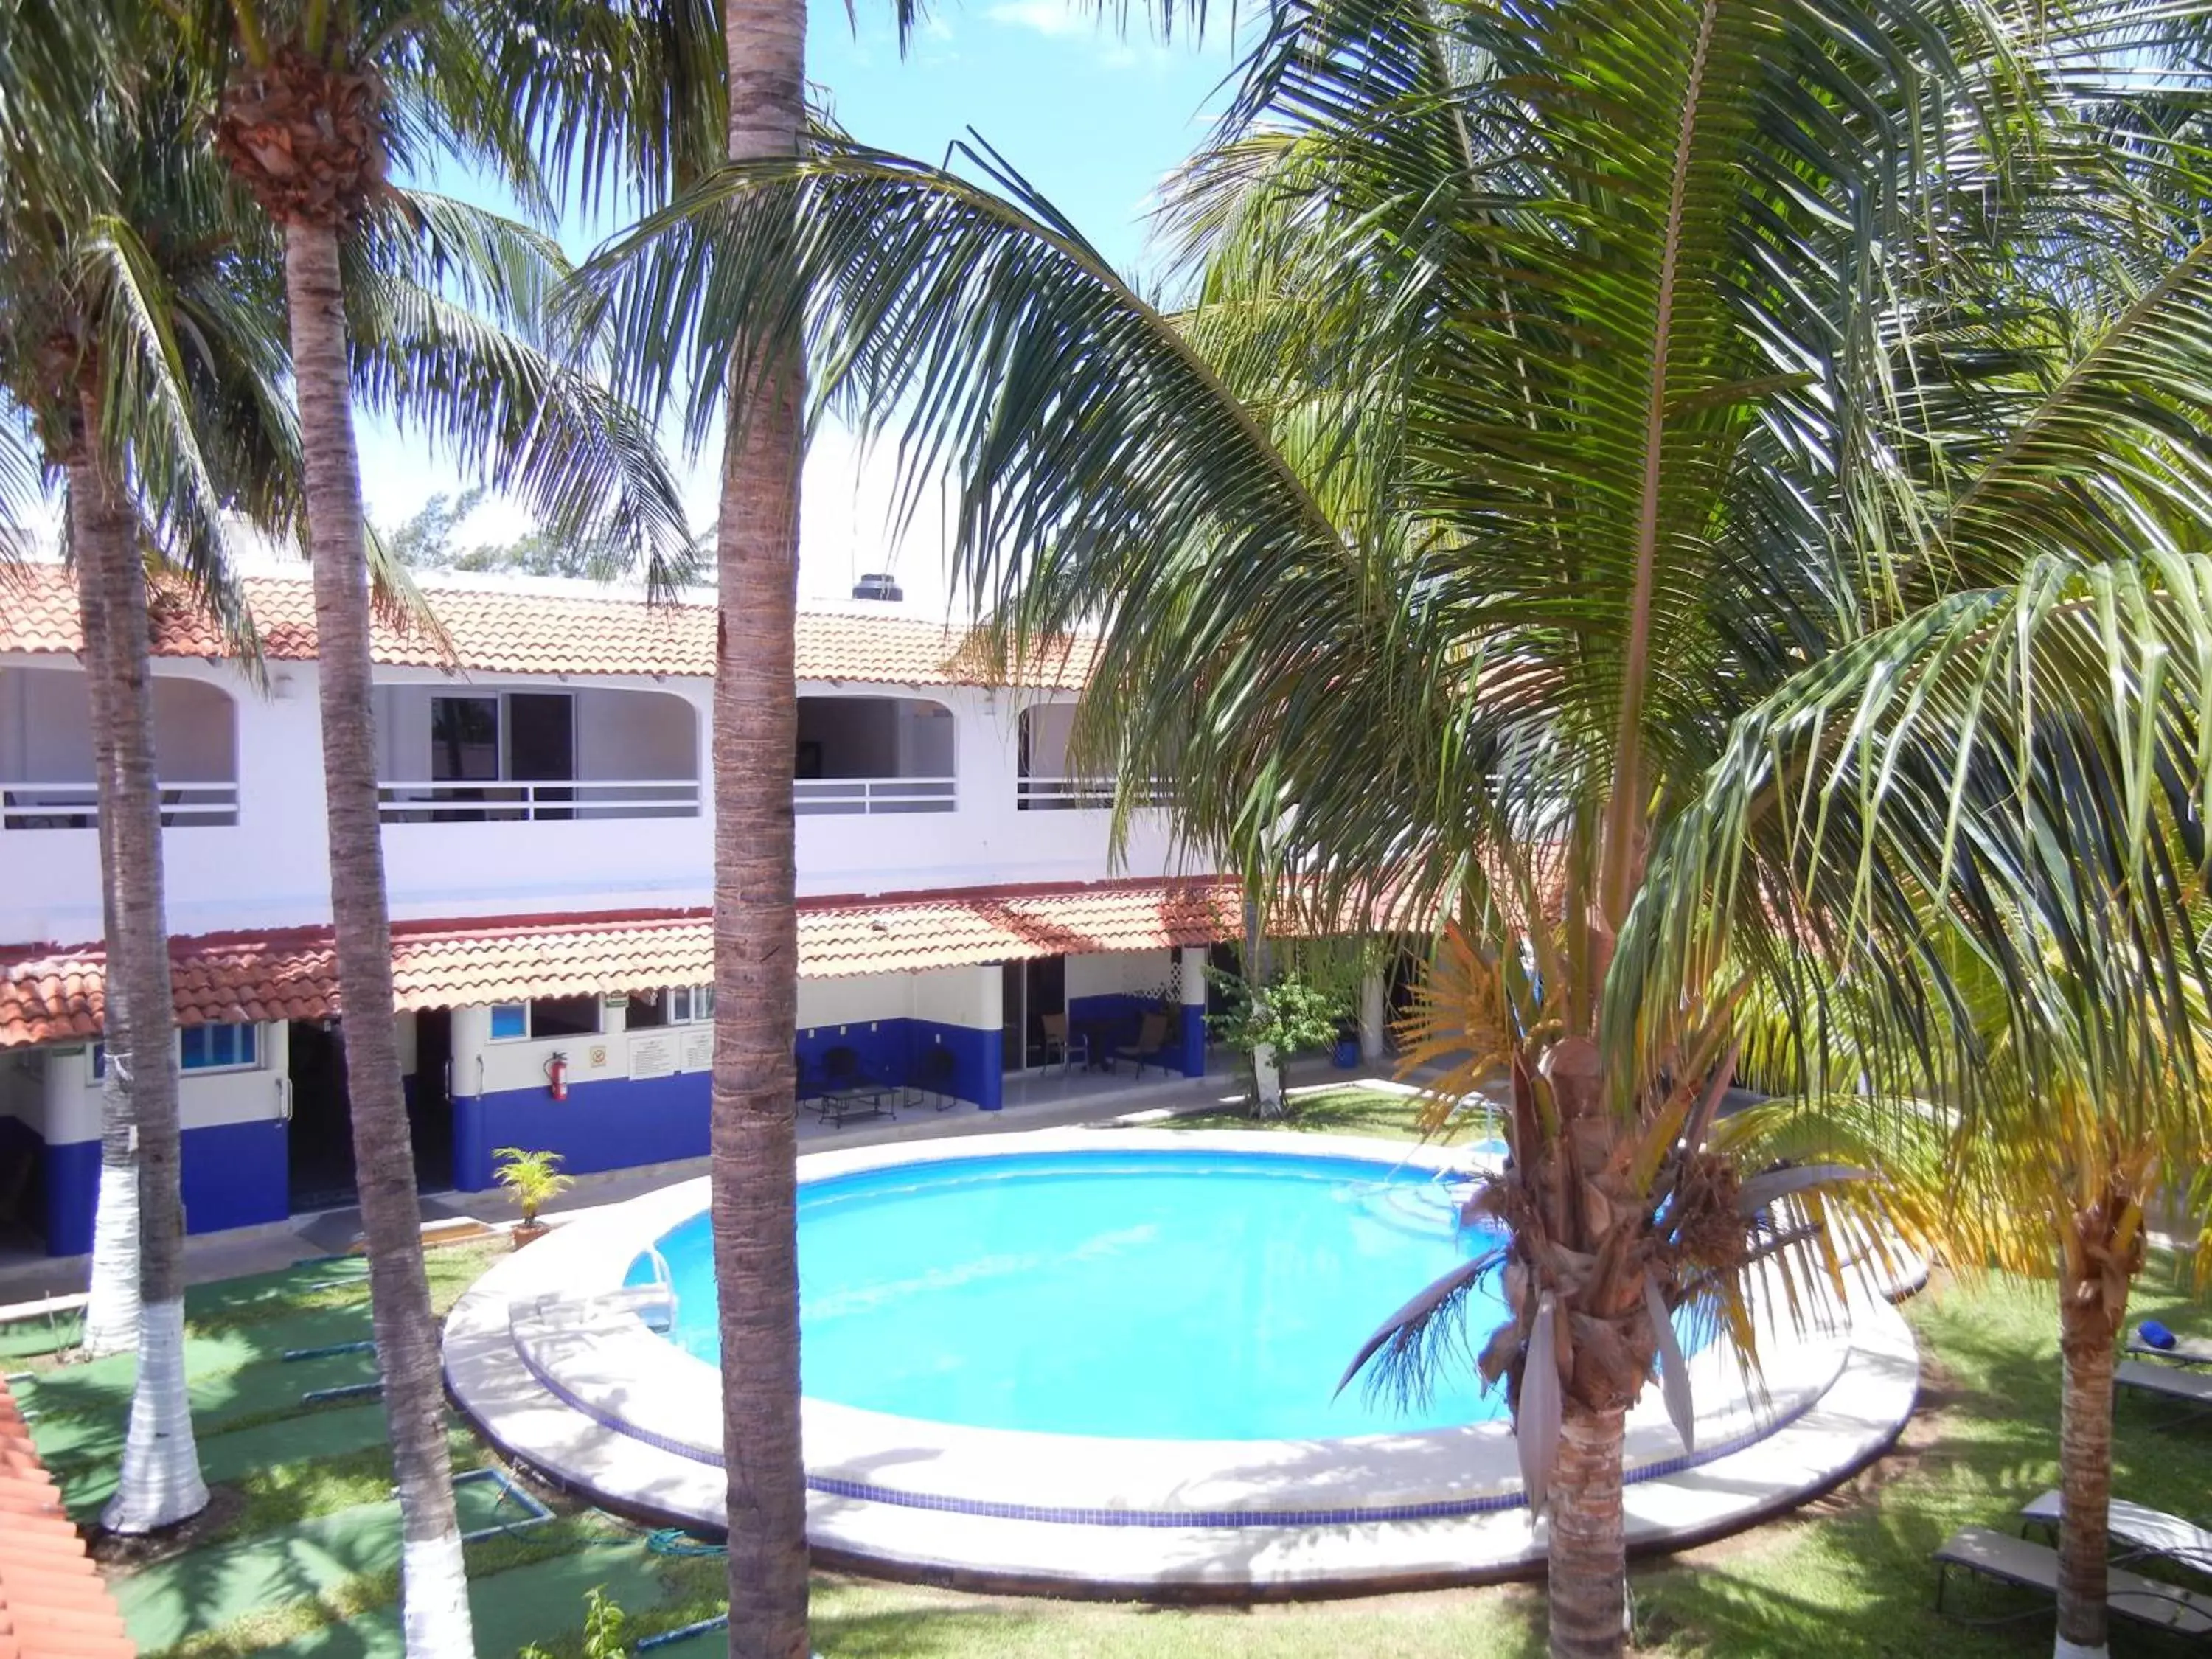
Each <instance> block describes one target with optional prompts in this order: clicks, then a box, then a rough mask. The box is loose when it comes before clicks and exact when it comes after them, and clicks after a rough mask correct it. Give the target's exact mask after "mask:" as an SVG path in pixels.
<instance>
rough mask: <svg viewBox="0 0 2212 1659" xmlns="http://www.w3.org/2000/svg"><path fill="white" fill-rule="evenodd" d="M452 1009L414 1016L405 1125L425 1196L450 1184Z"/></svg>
mask: <svg viewBox="0 0 2212 1659" xmlns="http://www.w3.org/2000/svg"><path fill="white" fill-rule="evenodd" d="M407 1127H408V1131H409V1137H408V1138H409V1139H410V1140H411V1141H412V1142H413V1143H414V1147H415V1185H416V1188H417V1189H418V1190H420V1191H422V1192H426V1193H442V1192H447V1191H450V1190H451V1189H452V1188H453V1010H452V1009H450V1008H425V1009H423V1010H422V1012H420V1013H418V1014H416V1016H415V1075H414V1076H412V1077H410V1078H409V1079H407Z"/></svg>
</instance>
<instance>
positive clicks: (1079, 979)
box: [1067, 949, 1175, 997]
mask: <svg viewBox="0 0 2212 1659" xmlns="http://www.w3.org/2000/svg"><path fill="white" fill-rule="evenodd" d="M1174 963H1175V952H1174V951H1171V950H1167V949H1161V950H1158V951H1099V952H1097V953H1096V954H1095V955H1091V956H1081V957H1068V959H1067V994H1068V995H1069V996H1071V997H1101V996H1113V995H1115V994H1128V995H1131V996H1138V995H1142V994H1146V993H1148V992H1152V991H1157V990H1158V989H1160V988H1161V987H1163V986H1164V985H1166V984H1167V983H1168V981H1169V980H1170V977H1171V976H1172V975H1173V973H1174Z"/></svg>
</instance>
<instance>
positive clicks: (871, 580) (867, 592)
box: [853, 570, 906, 605]
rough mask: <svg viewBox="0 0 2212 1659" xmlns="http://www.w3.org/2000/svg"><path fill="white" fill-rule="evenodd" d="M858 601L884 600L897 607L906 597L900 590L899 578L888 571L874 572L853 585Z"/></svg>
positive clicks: (854, 594)
mask: <svg viewBox="0 0 2212 1659" xmlns="http://www.w3.org/2000/svg"><path fill="white" fill-rule="evenodd" d="M853 597H854V599H882V600H885V601H888V602H889V603H890V604H893V605H896V604H897V603H898V602H899V601H900V600H901V599H904V598H905V597H906V594H905V593H904V592H902V590H901V589H900V587H899V585H898V578H897V577H896V576H894V575H892V574H891V573H890V571H888V570H873V571H870V572H869V573H868V574H866V575H865V576H863V577H861V578H860V580H858V581H856V582H854V584H853Z"/></svg>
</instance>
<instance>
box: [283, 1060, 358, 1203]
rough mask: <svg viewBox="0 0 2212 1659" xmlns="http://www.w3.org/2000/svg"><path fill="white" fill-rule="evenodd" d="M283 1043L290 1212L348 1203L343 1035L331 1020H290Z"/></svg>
mask: <svg viewBox="0 0 2212 1659" xmlns="http://www.w3.org/2000/svg"><path fill="white" fill-rule="evenodd" d="M286 1047H287V1048H289V1051H290V1059H289V1063H288V1066H287V1068H286V1079H287V1081H288V1082H289V1085H290V1088H291V1091H292V1123H291V1130H290V1133H289V1134H288V1135H287V1136H286V1137H285V1139H286V1141H287V1143H288V1146H289V1151H288V1153H287V1164H288V1170H287V1173H288V1176H289V1184H290V1194H291V1206H292V1212H293V1213H294V1214H295V1215H297V1214H301V1213H302V1212H307V1211H313V1210H335V1209H337V1208H339V1207H340V1206H343V1205H347V1204H350V1203H352V1202H353V1200H354V1195H355V1193H356V1188H357V1182H356V1179H355V1176H354V1162H353V1109H352V1105H351V1103H350V1100H349V1097H348V1096H347V1093H346V1072H345V1038H344V1036H343V1034H342V1032H341V1031H340V1030H339V1028H338V1026H337V1023H336V1022H335V1021H333V1022H331V1023H330V1024H325V1023H323V1022H322V1021H320V1020H301V1019H295V1020H294V1021H293V1022H292V1026H291V1030H290V1032H289V1042H287V1044H286Z"/></svg>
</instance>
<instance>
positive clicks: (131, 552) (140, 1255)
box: [0, 49, 296, 1532]
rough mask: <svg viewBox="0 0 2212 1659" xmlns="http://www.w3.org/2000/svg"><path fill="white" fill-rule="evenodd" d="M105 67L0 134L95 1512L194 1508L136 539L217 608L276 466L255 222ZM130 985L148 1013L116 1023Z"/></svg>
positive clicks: (5, 356)
mask: <svg viewBox="0 0 2212 1659" xmlns="http://www.w3.org/2000/svg"><path fill="white" fill-rule="evenodd" d="M113 70H114V64H113V61H112V59H108V58H105V57H104V55H103V54H101V53H99V52H95V51H93V50H90V49H88V50H87V51H86V52H84V54H83V55H82V57H81V58H79V59H77V60H76V61H74V62H72V63H70V64H66V65H57V66H54V72H55V73H57V74H58V75H60V76H62V77H63V83H64V84H70V85H73V86H76V87H77V88H78V90H79V95H78V96H77V97H76V99H75V100H73V101H72V105H71V107H70V111H69V113H68V115H67V117H66V127H65V131H63V132H60V133H57V132H55V131H53V130H52V129H51V128H41V129H40V131H39V133H38V138H39V141H40V142H39V143H36V144H35V145H29V146H19V145H16V144H15V143H9V142H8V135H6V134H5V133H4V132H0V182H3V183H4V206H0V215H4V216H3V217H0V246H4V248H5V250H6V253H7V258H6V259H5V262H4V264H5V270H6V276H5V278H4V281H0V313H4V315H5V316H6V318H7V320H8V325H9V326H8V328H7V329H6V331H5V333H6V339H7V345H6V346H5V347H4V348H0V384H4V386H5V389H6V393H7V396H8V397H9V401H10V402H11V403H12V404H14V405H15V410H16V412H17V413H18V414H19V415H20V416H21V417H23V418H24V420H25V421H26V422H27V424H28V427H29V428H30V432H31V433H32V435H34V438H35V441H37V442H38V443H39V445H40V447H41V448H42V450H43V455H42V458H41V459H42V460H43V463H44V465H45V467H46V470H47V471H50V472H52V473H55V474H58V475H59V476H61V477H63V478H64V480H65V481H66V491H65V501H66V507H67V525H68V542H69V546H70V551H71V554H72V556H73V557H74V559H75V561H76V568H77V576H78V586H79V593H80V600H81V611H82V622H83V636H84V655H85V665H86V678H87V684H88V690H89V692H90V702H91V708H92V727H93V733H94V760H95V777H96V780H97V790H98V796H99V805H100V846H101V870H102V898H103V908H104V910H105V913H106V937H107V945H108V961H109V963H110V964H111V975H110V996H109V999H108V1003H107V1006H106V1020H105V1024H106V1037H107V1043H106V1050H107V1066H106V1083H105V1090H104V1099H103V1113H102V1117H103V1121H102V1137H101V1139H102V1160H101V1173H100V1194H99V1210H98V1221H97V1226H96V1237H95V1248H94V1262H93V1281H92V1282H93V1297H92V1301H91V1304H90V1306H89V1307H88V1316H87V1334H88V1346H90V1347H93V1348H94V1349H95V1351H104V1352H113V1351H118V1350H120V1349H125V1348H131V1347H137V1348H138V1349H139V1352H140V1363H139V1367H138V1377H137V1388H136V1390H135V1392H134V1395H133V1399H132V1407H131V1426H130V1431H129V1435H128V1437H127V1439H126V1443H125V1455H124V1467H123V1470H122V1475H121V1479H120V1480H119V1482H118V1490H117V1494H116V1497H115V1498H114V1500H113V1501H112V1503H111V1504H110V1505H109V1506H108V1510H107V1511H106V1516H105V1521H106V1525H107V1526H108V1527H109V1528H111V1529H112V1530H116V1531H122V1532H144V1531H149V1530H151V1529H153V1528H158V1527H162V1526H167V1525H170V1524H172V1523H173V1522H177V1521H179V1520H182V1519H184V1518H185V1516H190V1515H191V1514H193V1513H195V1512H196V1511H197V1510H199V1509H200V1508H201V1507H202V1506H203V1505H204V1504H205V1502H206V1500H207V1490H206V1487H205V1486H204V1483H203V1482H202V1480H201V1479H200V1474H199V1468H198V1462H197V1455H196V1452H195V1449H194V1443H193V1437H192V1431H191V1414H190V1409H189V1405H188V1402H187V1399H186V1395H185V1378H184V1370H183V1342H184V1323H183V1319H184V1316H183V1291H184V1278H183V1235H184V1212H183V1205H182V1201H181V1195H180V1189H179V1173H180V1145H181V1143H180V1136H179V1118H178V1108H177V1062H176V1056H175V1052H174V1044H173V1038H172V1036H171V1030H172V1027H171V1024H170V1021H169V1019H168V1018H167V1009H168V1007H169V1006H170V993H169V961H168V945H167V927H166V924H165V921H164V909H163V902H162V879H161V806H160V795H159V791H158V787H157V780H156V776H155V756H154V752H153V743H152V738H153V723H152V707H151V690H152V688H151V682H150V674H149V668H148V658H149V642H148V638H147V634H148V623H147V602H146V591H145V571H144V560H143V555H142V548H143V549H149V550H153V551H154V552H155V555H156V556H158V557H161V559H163V560H164V561H166V562H168V563H169V564H170V565H172V566H173V568H175V569H177V570H178V571H179V572H181V573H182V574H184V575H185V578H186V579H187V580H189V581H191V582H192V583H194V584H195V585H197V586H199V587H200V589H201V590H202V592H203V594H204V597H205V599H206V601H207V602H208V603H209V604H210V606H211V608H212V609H213V610H214V611H216V614H217V616H218V617H219V618H221V619H223V620H226V621H228V622H231V623H235V622H236V620H237V613H236V608H235V605H234V602H233V600H232V599H231V593H230V587H229V581H228V557H227V553H226V544H227V539H228V538H227V532H226V531H225V529H224V523H223V515H224V514H225V513H228V512H233V511H235V512H239V513H244V514H246V515H247V516H249V517H252V518H253V519H255V520H258V521H259V522H260V523H262V524H264V525H265V526H272V527H281V524H282V521H283V514H284V512H285V510H286V508H287V507H288V506H289V499H288V497H287V495H286V490H285V487H286V485H287V484H288V483H289V482H290V481H291V480H292V479H293V478H294V477H295V476H296V468H295V466H293V465H290V464H289V446H290V438H291V425H290V422H289V417H287V416H285V415H284V414H283V400H282V396H281V390H280V387H279V386H278V383H277V380H276V372H277V370H278V369H279V368H281V365H282V362H283V352H282V349H281V343H280V341H279V339H278V337H277V335H276V319H277V318H278V315H279V314H280V313H278V312H277V311H276V308H275V307H274V306H273V305H271V304H270V301H271V299H272V298H273V295H274V290H273V288H272V284H271V281H270V279H271V278H273V276H274V275H275V270H276V266H275V263H274V260H273V258H271V257H270V255H271V253H272V248H271V246H270V242H269V239H268V238H267V237H266V236H265V235H263V234H258V226H257V219H258V216H256V215H255V214H254V213H253V211H252V205H251V204H249V203H246V201H244V200H243V198H242V197H239V196H238V195H237V194H236V192H235V191H234V190H233V189H232V188H231V186H230V185H229V181H228V177H227V173H226V171H225V169H224V168H223V167H222V165H221V163H220V162H219V161H218V160H217V159H216V156H215V155H214V154H213V151H212V149H210V148H209V147H208V146H207V145H205V144H204V143H202V144H200V145H197V146H191V145H189V144H187V145H185V146H181V147H180V146H179V144H178V142H177V134H178V131H179V124H180V122H182V121H184V120H185V119H186V118H187V116H188V112H189V108H190V102H189V99H188V97H187V95H186V94H185V88H184V85H183V83H182V82H180V81H179V79H178V77H177V76H176V75H175V74H174V72H173V70H155V71H153V72H150V73H148V72H135V73H134V74H133V76H131V78H130V79H129V80H127V81H126V80H125V79H123V78H120V77H118V76H116V75H115V74H114V73H113ZM70 77H75V78H70ZM50 140H52V142H49V141H50ZM24 476H25V477H27V478H28V477H33V476H34V475H30V474H28V473H27V472H26V474H25V475H24ZM243 643H244V644H245V645H246V647H247V648H248V649H249V651H250V647H251V641H250V640H246V641H243ZM140 1009H150V1010H153V1011H155V1012H153V1013H152V1014H151V1015H149V1016H148V1017H146V1018H144V1019H143V1022H134V1019H133V1018H132V1016H131V1011H133V1010H140ZM142 1325H143V1342H142V1340H141V1336H142V1332H141V1329H140V1327H141V1326H142Z"/></svg>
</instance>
